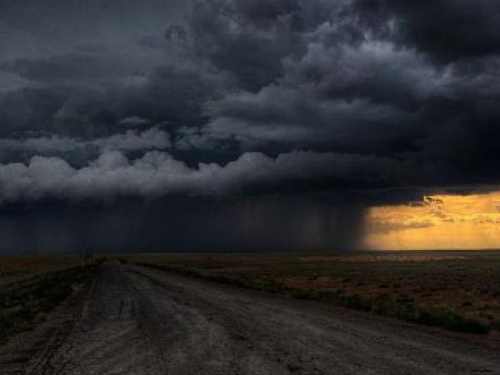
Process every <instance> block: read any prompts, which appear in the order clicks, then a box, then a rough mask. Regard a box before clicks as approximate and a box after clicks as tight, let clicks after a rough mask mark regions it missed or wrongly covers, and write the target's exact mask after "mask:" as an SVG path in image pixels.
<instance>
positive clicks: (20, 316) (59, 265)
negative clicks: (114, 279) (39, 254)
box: [0, 257, 92, 344]
mask: <svg viewBox="0 0 500 375" xmlns="http://www.w3.org/2000/svg"><path fill="white" fill-rule="evenodd" d="M91 274H92V267H89V266H86V267H81V266H80V261H79V258H78V257H43V258H35V257H34V258H1V259H0V344H2V343H4V342H5V341H6V340H7V339H8V338H9V337H11V336H13V335H15V334H16V333H19V332H22V331H25V330H27V329H30V328H32V327H34V326H35V325H36V323H37V322H39V321H40V320H43V318H44V316H45V315H46V314H47V313H49V312H50V311H52V310H53V309H54V308H55V307H57V305H59V304H60V303H61V302H63V301H64V300H66V299H67V298H68V297H69V296H70V295H71V294H72V293H73V292H74V290H76V289H78V288H80V287H81V286H82V285H83V284H84V283H86V282H88V281H89V280H90V278H91Z"/></svg>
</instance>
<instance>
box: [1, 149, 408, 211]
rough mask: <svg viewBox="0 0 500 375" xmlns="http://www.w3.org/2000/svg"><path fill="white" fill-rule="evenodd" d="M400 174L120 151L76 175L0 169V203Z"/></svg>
mask: <svg viewBox="0 0 500 375" xmlns="http://www.w3.org/2000/svg"><path fill="white" fill-rule="evenodd" d="M404 170H407V168H405V166H404V165H402V164H401V163H400V162H398V161H395V160H392V159H387V158H377V157H374V156H356V155H343V154H334V153H315V152H300V151H296V152H291V153H286V154H281V155H279V156H278V157H277V158H270V157H268V156H266V155H264V154H261V153H245V154H243V155H242V156H241V157H240V158H239V159H237V160H236V161H233V162H230V163H228V164H227V165H225V166H222V165H219V164H203V163H200V164H198V166H197V167H196V168H191V167H189V166H187V165H186V164H185V163H184V162H182V161H178V160H175V159H174V158H173V157H172V156H171V155H169V154H167V153H165V152H160V151H151V152H148V153H146V154H145V155H144V156H143V157H142V158H139V159H135V160H129V159H127V157H126V156H125V155H124V154H123V153H121V152H119V151H105V152H103V153H102V154H101V156H100V157H99V158H98V159H96V160H94V161H92V162H91V163H89V164H88V165H87V166H85V167H83V168H80V169H77V168H74V167H72V166H71V165H70V164H69V163H68V162H67V161H65V160H64V159H61V158H58V157H43V156H35V157H33V158H32V159H31V160H30V162H29V163H28V164H22V163H11V164H4V165H0V203H12V202H19V201H37V200H41V199H45V198H57V199H60V198H64V199H71V200H85V199H98V200H110V199H114V198H116V197H123V196H136V197H143V198H154V197H160V196H163V195H167V194H172V193H182V194H188V195H221V194H228V193H235V192H238V191H242V190H245V189H247V188H252V187H265V186H268V185H273V184H286V182H287V181H291V180H294V181H296V180H303V181H311V179H312V181H314V180H315V179H316V180H317V179H322V178H329V179H336V180H338V181H342V182H345V181H348V182H349V184H359V185H360V186H363V185H364V184H367V183H369V184H373V182H374V181H379V182H381V183H384V182H387V181H390V180H391V179H393V178H400V176H399V175H400V174H401V173H404V172H403V171H404Z"/></svg>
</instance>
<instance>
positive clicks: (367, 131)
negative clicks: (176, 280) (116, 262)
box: [0, 0, 500, 254]
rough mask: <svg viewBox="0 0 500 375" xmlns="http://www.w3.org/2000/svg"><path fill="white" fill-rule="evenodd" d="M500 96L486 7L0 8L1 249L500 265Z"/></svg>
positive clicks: (495, 18)
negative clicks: (491, 251)
mask: <svg viewBox="0 0 500 375" xmlns="http://www.w3.org/2000/svg"><path fill="white" fill-rule="evenodd" d="M499 100H500V3H499V2H498V1H497V0H476V1H469V0H419V1H410V0H409V1H405V2H401V1H398V0H182V1H181V0H142V1H140V2H138V1H135V0H85V1H84V0H46V1H43V2H40V1H36V0H17V1H11V0H0V236H1V237H2V238H3V240H2V241H1V242H2V243H1V244H0V254H1V253H9V254H10V253H32V252H37V251H41V252H45V251H51V250H52V251H62V250H63V249H66V250H76V251H79V250H78V249H80V248H82V247H94V248H96V249H97V248H99V249H103V250H106V249H109V250H110V251H148V250H155V251H217V250H224V251H231V250H233V251H252V250H253V251H271V250H296V249H298V250H301V249H304V250H311V251H313V250H340V249H362V248H367V249H407V248H426V249H427V248H429V249H433V248H484V247H488V248H489V247H499V248H500V236H499V235H498V232H497V231H495V224H498V218H497V217H496V216H495V215H496V214H497V213H498V212H500V209H499V205H498V204H495V202H498V196H497V195H495V194H496V192H497V191H500V188H497V187H496V186H499V184H500V172H499V162H500V147H498V141H499V140H500V125H499V124H500V111H498V103H499ZM435 197H438V198H435ZM443 197H445V198H443ZM434 198H435V199H438V200H441V201H443V202H444V206H445V207H446V209H445V208H442V207H441V209H440V210H441V211H443V210H444V211H446V212H448V210H450V212H455V211H454V210H455V208H454V207H458V206H460V205H461V204H462V203H460V202H462V201H461V199H466V200H467V199H469V200H473V201H474V202H477V203H474V204H473V203H470V204H469V206H467V207H468V210H469V211H467V214H465V213H464V211H463V210H462V211H460V212H461V215H486V216H488V215H490V216H488V217H493V219H492V221H491V223H490V225H491V230H492V232H489V231H488V230H486V229H484V227H480V228H479V227H478V225H476V224H477V222H476V221H474V220H472V221H470V220H469V221H467V220H462V221H461V220H455V221H450V220H448V219H449V217H447V218H445V219H443V220H442V221H436V220H434V219H433V220H434V221H433V220H431V219H429V217H430V216H429V215H431V216H432V215H434V214H435V212H434V211H432V210H436V208H435V207H434V203H432V204H429V202H430V201H429V199H430V200H431V201H432V199H434ZM432 202H433V201H432ZM485 202H489V203H485ZM492 202H493V203H492ZM457 205H458V206H457ZM429 207H431V208H432V209H431V208H429ZM492 207H493V208H492ZM429 210H431V211H432V212H434V213H432V214H429ZM438 211H439V210H438ZM441 211H440V213H439V214H442V212H441ZM446 215H448V213H447V214H446ZM450 215H452V216H453V215H454V214H450ZM491 215H493V216H491ZM436 217H437V216H436ZM453 217H454V216H453ZM430 222H432V225H431V224H429V223H430ZM465 222H467V223H469V225H471V226H470V228H469V229H468V231H469V232H470V233H473V232H474V233H486V232H487V233H489V234H488V235H487V236H486V237H488V238H490V239H489V240H487V241H485V240H484V238H485V237H484V236H483V235H476V236H473V235H471V234H467V238H464V239H463V240H462V237H460V236H459V237H458V238H457V234H459V233H469V232H467V230H465V229H464V227H463V225H466V224H464V223H465ZM395 223H396V224H395ZM457 223H461V224H457ZM474 223H475V224H474ZM408 226H409V227H411V230H409V229H408ZM113 228H115V229H113ZM436 228H439V229H436ZM484 231H486V232H484ZM410 232H411V233H410ZM445 232H446V233H448V234H447V235H444V234H443V233H445ZM26 233H30V236H26ZM464 236H465V235H464ZM429 238H430V239H429ZM424 239H425V241H424Z"/></svg>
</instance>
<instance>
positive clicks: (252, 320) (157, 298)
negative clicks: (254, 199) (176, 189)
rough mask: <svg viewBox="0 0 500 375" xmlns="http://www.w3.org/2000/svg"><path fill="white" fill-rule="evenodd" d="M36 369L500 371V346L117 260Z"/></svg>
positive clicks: (102, 269) (104, 268)
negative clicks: (498, 349) (497, 350)
mask: <svg viewBox="0 0 500 375" xmlns="http://www.w3.org/2000/svg"><path fill="white" fill-rule="evenodd" d="M27 373H30V374H72V375H75V374H99V375H102V374H155V375H156V374H183V375H189V374H273V375H279V374H385V375H390V374H453V375H456V374H478V373H489V374H500V354H498V353H495V352H494V351H490V350H488V349H486V348H482V347H478V346H474V345H470V344H468V343H465V342H463V341H459V340H455V339H451V338H448V337H441V336H439V335H434V334H428V333H424V332H420V331H418V330H415V329H413V327H412V326H411V325H407V324H404V323H401V322H396V321H391V320H385V319H381V318H377V317H373V316H371V315H369V314H362V313H358V312H352V313H351V312H349V311H344V310H340V309H339V310H338V311H337V309H331V308H329V307H327V306H324V305H322V304H316V303H308V302H303V301H298V300H292V299H286V298H280V297H273V296H267V295H265V294H260V293H257V292H253V291H247V290H243V289H239V288H233V287H229V286H225V285H219V284H215V283H209V282H204V281H202V280H196V279H191V278H185V277H182V276H177V275H173V274H169V273H166V272H162V271H159V270H154V269H150V268H146V267H141V266H136V265H128V264H120V263H118V262H108V263H105V264H103V265H102V266H100V269H99V271H98V276H97V278H96V280H95V282H94V284H93V286H92V288H91V291H90V293H89V295H88V297H87V300H86V302H85V304H84V308H83V312H82V314H81V317H80V319H79V321H78V322H77V323H76V324H75V325H74V327H73V329H72V331H71V332H70V333H69V335H68V336H67V337H66V338H65V340H63V342H62V343H61V344H60V345H59V346H58V347H57V348H54V350H52V351H50V352H49V353H44V355H43V356H42V357H41V358H38V359H37V360H34V361H33V362H32V363H31V364H30V367H29V369H28V371H27Z"/></svg>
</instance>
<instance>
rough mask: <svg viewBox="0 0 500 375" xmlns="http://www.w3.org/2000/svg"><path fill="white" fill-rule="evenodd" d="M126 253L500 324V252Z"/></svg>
mask: <svg viewBox="0 0 500 375" xmlns="http://www.w3.org/2000/svg"><path fill="white" fill-rule="evenodd" d="M123 259H124V260H125V261H130V262H135V263H140V264H143V265H147V266H152V267H155V268H160V269H164V270H168V271H173V272H177V273H181V274H184V275H187V276H192V277H198V278H203V279H206V280H210V281H215V282H222V283H226V284H231V285H235V286H239V287H245V288H252V289H256V290H262V291H266V292H271V293H281V294H285V295H289V296H292V297H295V298H301V299H307V300H318V301H324V302H327V303H332V304H334V305H337V306H343V307H348V308H353V309H356V310H362V311H367V312H371V313H375V314H378V315H383V316H389V317H394V318H398V319H402V320H406V321H410V322H415V323H419V324H425V325H430V326H439V327H443V328H446V329H449V330H453V331H460V332H468V333H476V334H487V333H489V332H490V331H500V252H397V253H354V254H352V255H345V254H344V255H320V256H318V255H314V256H313V255H310V256H306V255H288V256H283V255H150V256H148V255H144V256H130V257H125V258H123ZM495 334H497V333H495Z"/></svg>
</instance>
